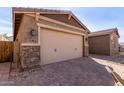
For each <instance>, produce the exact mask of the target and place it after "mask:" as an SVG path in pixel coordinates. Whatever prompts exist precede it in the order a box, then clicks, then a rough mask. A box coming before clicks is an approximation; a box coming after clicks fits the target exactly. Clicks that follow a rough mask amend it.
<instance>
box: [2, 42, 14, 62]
mask: <svg viewBox="0 0 124 93" xmlns="http://www.w3.org/2000/svg"><path fill="white" fill-rule="evenodd" d="M11 61H13V42H9V41H0V62H11Z"/></svg>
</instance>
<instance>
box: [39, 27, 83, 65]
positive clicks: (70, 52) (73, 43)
mask: <svg viewBox="0 0 124 93" xmlns="http://www.w3.org/2000/svg"><path fill="white" fill-rule="evenodd" d="M40 33H41V34H40V37H41V40H40V43H41V64H49V63H54V62H60V61H64V60H68V59H73V58H78V57H82V53H83V45H82V44H83V42H82V36H80V35H73V34H69V33H63V32H58V31H52V30H48V29H42V30H41V32H40Z"/></svg>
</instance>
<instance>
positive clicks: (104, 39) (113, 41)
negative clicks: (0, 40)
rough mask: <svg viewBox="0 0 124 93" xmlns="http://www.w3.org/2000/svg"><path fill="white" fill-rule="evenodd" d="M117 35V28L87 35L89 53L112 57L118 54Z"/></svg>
mask: <svg viewBox="0 0 124 93" xmlns="http://www.w3.org/2000/svg"><path fill="white" fill-rule="evenodd" d="M119 37H120V36H119V33H118V29H117V28H112V29H107V30H102V31H96V32H92V33H90V34H89V35H88V40H89V53H91V54H103V55H114V54H117V53H118V52H119V41H118V39H119Z"/></svg>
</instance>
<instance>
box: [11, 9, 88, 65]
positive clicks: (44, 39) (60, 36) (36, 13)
mask: <svg viewBox="0 0 124 93" xmlns="http://www.w3.org/2000/svg"><path fill="white" fill-rule="evenodd" d="M13 24H14V61H15V62H18V63H19V64H21V66H22V67H30V66H35V65H44V64H50V63H54V62H60V61H64V60H69V59H73V58H79V57H83V56H88V41H87V40H88V39H87V38H88V37H87V35H88V33H90V31H89V30H88V28H87V27H86V26H85V25H84V24H83V23H81V21H80V20H79V19H78V18H77V17H76V16H75V15H74V14H73V13H72V12H70V11H62V10H47V9H32V8H13ZM19 66H20V65H19Z"/></svg>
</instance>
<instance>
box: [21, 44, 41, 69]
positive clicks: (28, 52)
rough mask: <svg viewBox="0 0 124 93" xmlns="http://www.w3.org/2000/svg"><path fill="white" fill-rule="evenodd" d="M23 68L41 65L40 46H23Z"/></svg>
mask: <svg viewBox="0 0 124 93" xmlns="http://www.w3.org/2000/svg"><path fill="white" fill-rule="evenodd" d="M21 63H22V68H27V67H32V66H36V65H40V46H21Z"/></svg>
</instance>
